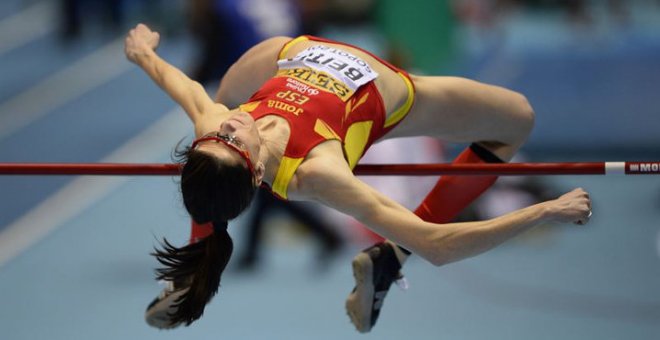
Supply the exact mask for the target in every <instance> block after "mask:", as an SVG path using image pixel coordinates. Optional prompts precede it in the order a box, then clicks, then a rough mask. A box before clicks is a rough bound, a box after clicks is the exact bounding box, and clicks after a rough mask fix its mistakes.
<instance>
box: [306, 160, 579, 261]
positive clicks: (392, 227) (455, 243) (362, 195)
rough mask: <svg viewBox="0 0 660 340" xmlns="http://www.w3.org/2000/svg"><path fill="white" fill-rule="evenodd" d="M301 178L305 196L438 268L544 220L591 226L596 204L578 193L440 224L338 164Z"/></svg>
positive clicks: (321, 165) (309, 172)
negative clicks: (479, 218)
mask: <svg viewBox="0 0 660 340" xmlns="http://www.w3.org/2000/svg"><path fill="white" fill-rule="evenodd" d="M314 167H318V169H314V168H313V167H311V166H308V167H307V171H308V174H307V175H306V176H305V178H302V179H301V181H300V182H301V183H302V186H301V193H302V194H303V195H304V196H307V197H309V198H311V199H314V200H316V201H319V202H321V203H324V204H326V205H328V206H330V207H332V208H335V209H337V210H339V211H341V212H343V213H346V214H348V215H351V216H353V217H354V218H356V219H357V220H359V221H360V222H362V223H364V224H365V225H367V226H368V227H369V228H371V229H372V230H374V231H375V232H377V233H379V234H380V235H382V236H384V237H386V238H387V239H390V240H392V241H393V242H395V243H397V244H399V245H401V246H403V247H405V248H407V249H409V250H411V251H412V252H414V253H416V254H418V255H420V256H422V257H423V258H425V259H426V260H428V261H429V262H431V263H433V264H434V265H437V266H440V265H443V264H447V263H450V262H454V261H458V260H461V259H464V258H468V257H471V256H475V255H478V254H480V253H483V252H485V251H487V250H489V249H492V248H494V247H496V246H497V245H499V244H502V243H504V242H505V241H507V240H509V239H511V238H513V237H514V236H516V235H518V234H519V233H521V232H523V231H525V230H528V229H530V228H532V227H534V226H537V225H539V224H541V223H543V222H562V223H566V222H575V223H579V224H583V223H586V222H587V221H588V219H589V212H590V208H591V207H590V200H589V196H588V195H587V193H586V192H584V191H583V190H581V189H576V190H574V191H572V192H569V193H567V194H565V195H563V196H562V197H560V198H558V199H555V200H551V201H547V202H543V203H539V204H536V205H532V206H529V207H526V208H523V209H520V210H517V211H514V212H511V213H509V214H506V215H503V216H500V217H497V218H494V219H490V220H486V221H476V222H464V223H447V224H435V223H429V222H425V221H423V220H421V219H420V218H419V217H417V216H416V215H414V214H413V213H412V212H411V211H410V210H408V209H406V208H404V207H403V206H401V205H399V204H398V203H396V202H394V201H393V200H391V199H390V198H388V197H386V196H385V195H383V194H381V193H379V192H378V191H376V190H374V189H373V188H371V187H370V186H368V185H367V184H365V183H364V182H362V181H360V180H359V179H357V178H356V177H355V176H353V174H352V173H351V171H350V169H348V166H342V165H341V164H339V163H338V162H330V163H326V164H323V161H321V162H319V163H317V164H316V165H315V166H314Z"/></svg>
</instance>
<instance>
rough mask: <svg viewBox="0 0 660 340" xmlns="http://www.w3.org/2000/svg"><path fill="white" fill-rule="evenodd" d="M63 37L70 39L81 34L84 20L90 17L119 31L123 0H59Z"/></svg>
mask: <svg viewBox="0 0 660 340" xmlns="http://www.w3.org/2000/svg"><path fill="white" fill-rule="evenodd" d="M60 11H61V20H62V21H61V25H60V31H61V35H62V38H63V39H66V40H71V39H74V38H78V37H79V36H80V35H81V34H82V29H83V25H84V22H85V21H86V20H88V19H89V18H90V17H91V18H94V19H97V20H99V19H100V21H101V22H103V23H104V24H105V26H106V27H109V28H111V29H114V30H117V31H119V29H120V28H121V24H122V20H123V0H93V1H84V0H60Z"/></svg>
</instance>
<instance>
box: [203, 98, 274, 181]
mask: <svg viewBox="0 0 660 340" xmlns="http://www.w3.org/2000/svg"><path fill="white" fill-rule="evenodd" d="M193 147H195V148H197V149H199V150H200V151H204V152H208V153H211V154H213V155H214V156H216V157H219V158H221V159H224V160H226V161H228V162H230V163H233V164H238V163H244V164H245V165H246V167H247V168H248V169H250V170H251V171H252V173H253V175H255V177H258V176H257V175H258V172H260V167H261V165H260V164H257V162H258V160H259V157H258V156H259V151H260V149H261V143H260V137H259V131H258V130H257V126H256V124H255V121H254V119H253V118H252V116H250V115H249V114H247V113H245V112H240V111H239V112H237V113H236V114H234V115H232V116H230V117H229V118H228V119H227V120H225V121H223V122H222V123H221V124H220V127H219V129H218V130H216V131H210V132H209V133H206V134H204V135H203V136H202V137H200V138H198V139H197V140H196V141H195V142H194V143H193ZM256 179H258V178H256Z"/></svg>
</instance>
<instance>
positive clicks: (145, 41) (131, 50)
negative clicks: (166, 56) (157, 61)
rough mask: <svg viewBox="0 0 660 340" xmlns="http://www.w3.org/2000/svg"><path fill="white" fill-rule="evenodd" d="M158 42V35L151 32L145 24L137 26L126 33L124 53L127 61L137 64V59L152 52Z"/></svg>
mask: <svg viewBox="0 0 660 340" xmlns="http://www.w3.org/2000/svg"><path fill="white" fill-rule="evenodd" d="M159 42H160V34H158V32H154V31H152V30H151V29H150V28H149V27H147V25H145V24H138V25H137V26H136V27H135V28H134V29H132V30H130V31H129V32H128V35H127V36H126V41H125V43H124V53H126V58H128V60H130V61H132V62H134V63H137V62H138V58H139V57H140V56H142V55H145V54H146V53H148V52H151V51H154V50H155V49H156V48H157V47H158V43H159Z"/></svg>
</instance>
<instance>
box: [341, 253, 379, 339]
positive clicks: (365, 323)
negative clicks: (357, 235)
mask: <svg viewBox="0 0 660 340" xmlns="http://www.w3.org/2000/svg"><path fill="white" fill-rule="evenodd" d="M353 277H354V278H355V290H354V291H353V292H352V293H351V294H350V295H349V296H348V298H347V299H346V312H347V313H348V316H349V318H350V319H351V322H352V323H353V325H355V328H356V329H357V330H358V332H360V333H366V332H369V331H370V330H371V313H372V308H373V301H374V284H373V282H374V281H373V262H372V261H371V258H370V257H369V255H368V254H366V253H360V254H358V255H357V256H356V257H355V258H354V259H353Z"/></svg>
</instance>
